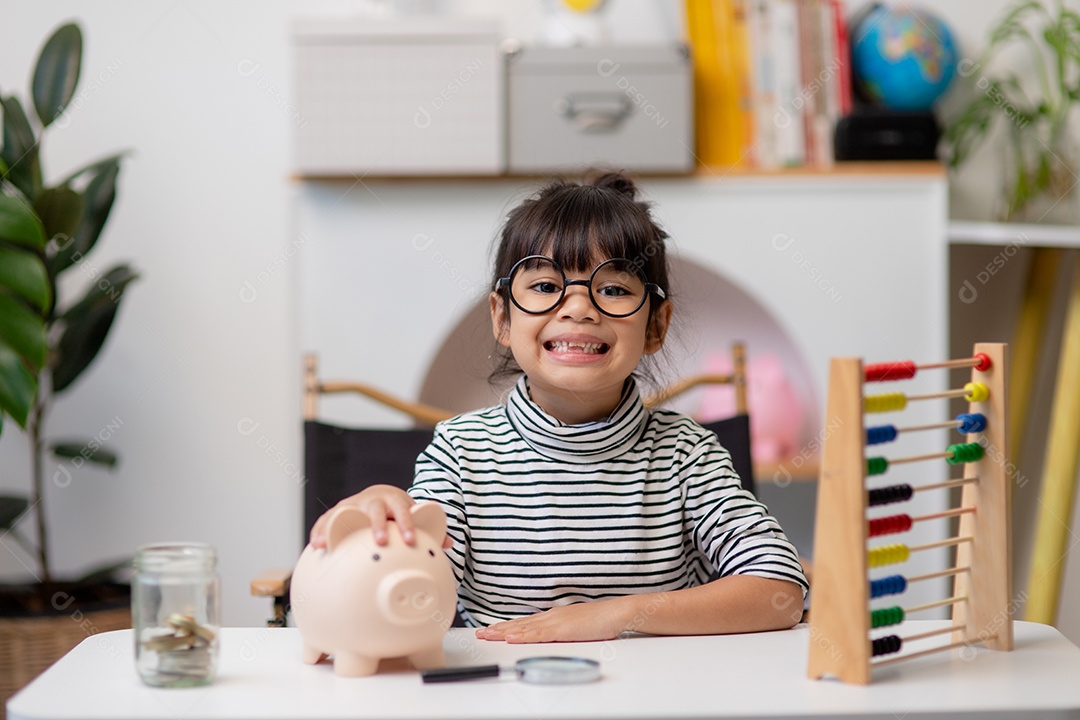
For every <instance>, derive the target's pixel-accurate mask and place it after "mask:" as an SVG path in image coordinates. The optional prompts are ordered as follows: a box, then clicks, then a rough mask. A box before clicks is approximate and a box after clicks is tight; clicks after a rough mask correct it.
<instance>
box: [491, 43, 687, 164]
mask: <svg viewBox="0 0 1080 720" xmlns="http://www.w3.org/2000/svg"><path fill="white" fill-rule="evenodd" d="M507 75H508V93H507V94H508V100H509V109H508V116H509V121H510V127H509V150H508V168H509V170H510V172H512V173H535V172H544V171H550V170H558V169H569V168H580V167H582V166H585V165H593V164H600V165H609V166H614V167H618V168H622V169H626V170H636V171H652V172H689V171H690V170H692V169H693V168H694V165H695V162H694V152H693V148H694V140H693V138H694V132H693V115H694V112H693V97H694V87H693V73H692V68H691V64H690V54H689V52H688V51H687V49H686V47H685V46H682V45H672V46H652V47H644V46H621V47H589V48H525V49H522V50H519V51H517V52H515V53H513V54H511V55H510V57H509V60H508V66H507Z"/></svg>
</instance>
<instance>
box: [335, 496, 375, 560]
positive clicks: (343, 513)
mask: <svg viewBox="0 0 1080 720" xmlns="http://www.w3.org/2000/svg"><path fill="white" fill-rule="evenodd" d="M369 527H371V518H369V517H368V516H367V514H366V513H364V511H363V510H361V509H360V508H357V507H350V506H345V507H341V508H338V509H337V510H335V511H334V514H333V515H332V516H331V517H330V523H329V526H328V527H327V528H326V549H327V550H333V549H334V548H335V547H336V546H337V544H338V543H340V542H341V541H342V540H344V539H345V538H347V537H348V536H349V535H352V534H353V533H354V532H357V531H359V530H363V529H365V528H369Z"/></svg>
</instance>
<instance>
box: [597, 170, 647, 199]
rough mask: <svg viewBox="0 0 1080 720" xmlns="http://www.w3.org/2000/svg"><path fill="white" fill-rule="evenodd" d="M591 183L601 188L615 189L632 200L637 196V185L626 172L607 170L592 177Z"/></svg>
mask: <svg viewBox="0 0 1080 720" xmlns="http://www.w3.org/2000/svg"><path fill="white" fill-rule="evenodd" d="M589 184H590V185H592V186H593V187H596V188H600V189H601V190H614V191H615V192H617V193H620V194H622V195H625V196H626V197H628V198H630V199H631V200H633V199H634V198H635V197H636V196H637V185H635V184H634V181H633V180H631V179H630V176H629V175H627V174H626V173H622V172H605V173H602V174H600V175H597V176H595V177H594V178H592V179H591V180H590V182H589Z"/></svg>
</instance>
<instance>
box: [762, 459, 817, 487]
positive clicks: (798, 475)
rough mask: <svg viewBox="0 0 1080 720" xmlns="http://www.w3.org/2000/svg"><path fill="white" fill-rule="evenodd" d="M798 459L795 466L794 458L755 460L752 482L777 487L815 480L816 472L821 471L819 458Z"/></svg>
mask: <svg viewBox="0 0 1080 720" xmlns="http://www.w3.org/2000/svg"><path fill="white" fill-rule="evenodd" d="M798 459H799V460H800V462H799V464H798V465H797V466H796V464H795V462H794V460H795V459H792V460H787V461H785V462H779V463H777V462H755V463H754V483H755V484H757V485H759V486H760V485H764V484H766V483H772V484H774V485H777V486H779V487H787V486H788V485H790V484H792V483H812V482H817V479H818V474H819V473H820V471H821V465H820V460H819V458H812V459H810V460H804V459H802V458H798Z"/></svg>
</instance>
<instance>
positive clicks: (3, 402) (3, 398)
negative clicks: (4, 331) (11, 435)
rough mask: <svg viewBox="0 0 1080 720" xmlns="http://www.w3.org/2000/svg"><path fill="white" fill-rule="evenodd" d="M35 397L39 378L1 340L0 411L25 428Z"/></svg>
mask: <svg viewBox="0 0 1080 720" xmlns="http://www.w3.org/2000/svg"><path fill="white" fill-rule="evenodd" d="M35 395H37V378H36V377H35V376H34V375H32V374H31V373H30V371H29V370H27V369H26V364H25V363H24V362H23V360H22V358H21V357H19V354H18V353H16V352H15V351H14V350H12V349H11V348H9V347H8V346H7V345H5V344H4V342H3V340H2V339H0V411H2V412H5V413H7V414H8V415H10V416H11V417H13V418H15V422H17V423H19V425H20V426H21V427H24V428H25V427H26V418H27V417H28V416H29V415H30V405H31V404H32V403H33V402H34V396H35Z"/></svg>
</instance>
